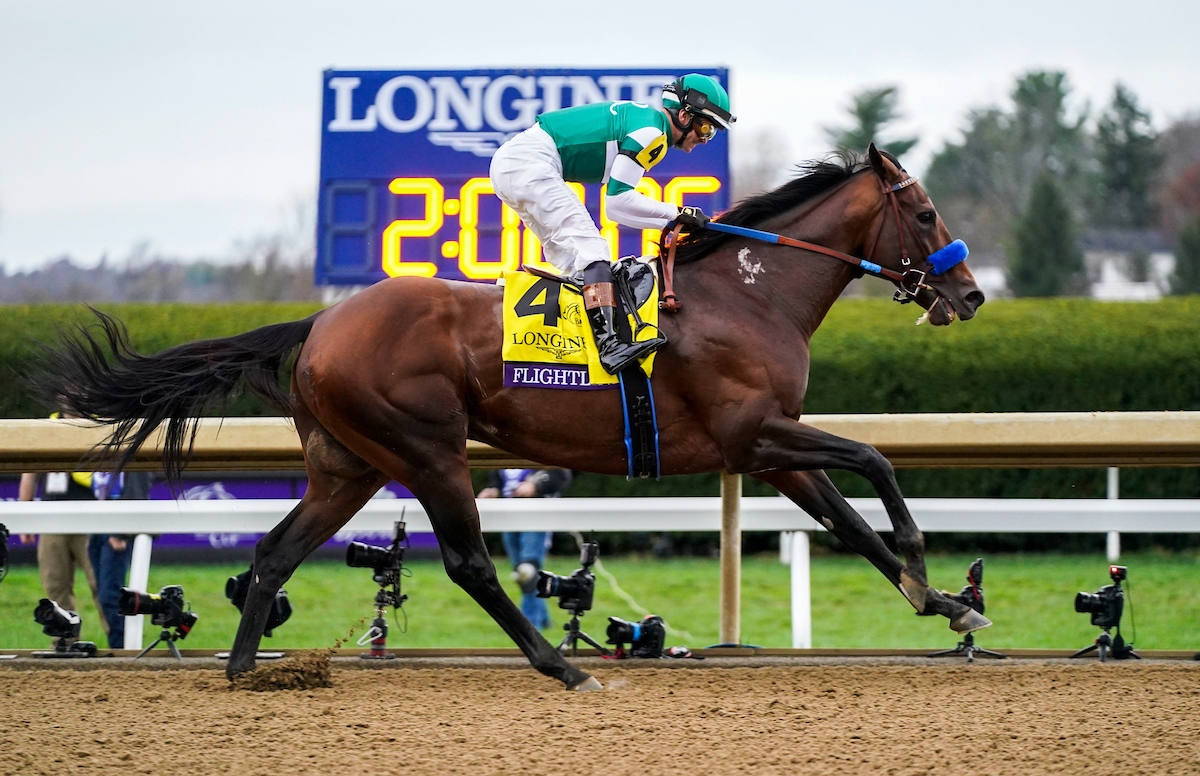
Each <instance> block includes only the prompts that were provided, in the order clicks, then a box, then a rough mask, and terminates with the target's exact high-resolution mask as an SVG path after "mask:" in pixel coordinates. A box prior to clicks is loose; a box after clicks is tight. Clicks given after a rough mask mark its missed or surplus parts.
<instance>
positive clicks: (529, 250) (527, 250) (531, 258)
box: [522, 181, 587, 275]
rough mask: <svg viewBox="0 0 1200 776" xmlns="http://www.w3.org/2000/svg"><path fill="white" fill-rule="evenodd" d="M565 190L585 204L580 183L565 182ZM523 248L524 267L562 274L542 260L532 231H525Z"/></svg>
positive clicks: (585, 199)
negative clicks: (568, 190)
mask: <svg viewBox="0 0 1200 776" xmlns="http://www.w3.org/2000/svg"><path fill="white" fill-rule="evenodd" d="M567 188H569V189H570V190H571V191H572V192H574V194H575V196H576V197H579V201H580V202H584V203H586V202H587V194H586V192H585V191H584V188H583V184H582V183H575V182H574V181H567ZM523 248H524V251H523V253H522V261H523V262H524V264H525V266H527V267H534V268H535V269H540V270H544V271H546V272H553V273H554V274H556V275H561V274H563V272H562V270H560V269H559V268H558V267H556V266H554V265H553V264H551V263H550V262H548V261H546V260H545V259H543V258H542V243H541V242H540V241H539V240H538V238H537V235H535V234H534V233H533V230H532V229H528V228H526V229H525V239H524V245H523ZM568 274H569V273H568Z"/></svg>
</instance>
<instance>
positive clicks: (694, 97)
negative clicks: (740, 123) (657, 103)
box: [662, 73, 737, 129]
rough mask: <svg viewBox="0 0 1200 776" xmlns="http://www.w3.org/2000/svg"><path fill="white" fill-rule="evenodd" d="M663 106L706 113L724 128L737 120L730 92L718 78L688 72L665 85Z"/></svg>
mask: <svg viewBox="0 0 1200 776" xmlns="http://www.w3.org/2000/svg"><path fill="white" fill-rule="evenodd" d="M662 102H663V107H664V108H667V109H668V110H678V109H679V108H686V109H687V110H689V111H691V112H692V113H697V114H701V113H702V114H704V115H705V116H708V117H709V118H711V119H712V120H713V121H715V122H717V125H718V126H719V127H721V128H722V129H729V125H730V124H732V123H733V122H735V121H737V116H734V115H733V114H732V113H730V112H729V94H728V93H727V92H726V91H725V87H723V86H721V83H720V82H719V81H717V79H715V78H713V77H711V76H707V75H701V74H700V73H688V74H687V75H685V76H683V77H682V78H678V79H676V80H675V81H674V82H673V83H669V84H667V85H666V86H664V87H663V95H662Z"/></svg>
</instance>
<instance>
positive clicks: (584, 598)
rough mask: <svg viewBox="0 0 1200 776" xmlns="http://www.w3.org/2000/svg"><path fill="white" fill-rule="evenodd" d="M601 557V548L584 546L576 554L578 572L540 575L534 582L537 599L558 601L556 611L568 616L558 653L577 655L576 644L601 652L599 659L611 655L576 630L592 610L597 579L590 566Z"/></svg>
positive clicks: (592, 543)
mask: <svg viewBox="0 0 1200 776" xmlns="http://www.w3.org/2000/svg"><path fill="white" fill-rule="evenodd" d="M599 557H600V545H599V544H597V543H596V542H595V541H587V542H584V543H583V545H582V547H581V548H580V550H579V565H580V568H577V569H575V570H574V571H572V572H571V574H570V576H566V577H560V576H558V575H557V574H551V573H550V572H549V571H539V572H538V579H537V596H538V598H555V597H557V598H558V608H559V609H566V610H567V611H569V612H570V613H571V619H570V620H568V621H567V623H566V625H563V630H565V631H566V632H567V634H566V635H565V636H563V640H562V642H561V643H559V645H558V650H559V652H562V653H564V654H566V652H567V650H568V649H569V650H570V651H571V655H572V656H574V655H577V654H579V642H580V641H583V642H584V643H586V644H590V645H591V646H593V647H595V648H596V649H597V650H599V651H600V654H601V655H609V654H611V653H610V651H609V650H608V649H607V648H605V647H602V646H600V643H599V642H597V641H596V640H595V639H593V638H592V637H591V636H589V635H587V634H586V633H584V632H583V631H582V630H581V629H580V627H579V618H580V617H581V616H582V615H583V613H584V612H586V611H587V610H589V609H591V608H592V597H593V595H594V593H595V591H596V576H595V575H594V574H593V573H592V565H593V564H594V563H595V562H596V559H597V558H599Z"/></svg>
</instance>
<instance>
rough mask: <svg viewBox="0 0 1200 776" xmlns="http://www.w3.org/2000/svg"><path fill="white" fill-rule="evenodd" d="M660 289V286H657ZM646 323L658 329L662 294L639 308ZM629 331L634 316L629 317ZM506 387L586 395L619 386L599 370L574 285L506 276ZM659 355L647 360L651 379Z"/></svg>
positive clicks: (648, 331) (646, 335)
mask: <svg viewBox="0 0 1200 776" xmlns="http://www.w3.org/2000/svg"><path fill="white" fill-rule="evenodd" d="M656 289H657V286H656ZM638 314H639V315H640V316H641V318H642V320H643V321H645V322H646V323H649V324H651V325H652V326H657V325H658V294H657V292H655V293H651V294H650V297H649V298H648V299H647V300H646V301H645V302H644V303H643V304H642V306H641V307H639V308H638ZM629 321H630V325H629V328H630V331H632V330H633V328H634V324H633V316H629ZM654 335H655V329H652V328H650V327H647V328H645V329H643V330H642V334H641V336H639V337H638V340H639V341H640V340H644V339H650V338H651V337H653V336H654ZM502 355H503V358H504V385H505V387H516V386H524V387H528V388H556V389H561V390H569V391H587V390H596V389H601V388H615V387H616V386H617V385H619V384H620V381H619V380H618V378H617V376H616V375H610V374H609V373H608V372H605V371H604V367H602V366H600V354H599V351H597V350H596V340H595V338H594V337H593V336H592V327H591V325H590V324H589V323H588V321H587V315H586V313H585V311H584V308H583V296H582V295H581V294H580V293H579V291H577V290H576V289H575V287H573V286H569V285H566V284H564V283H558V282H556V281H553V280H547V279H546V278H542V277H538V276H536V275H531V274H529V273H528V272H505V273H504V349H503V354H502ZM653 367H654V354H653V353H651V354H650V355H649V356H647V357H646V358H645V359H644V360H643V361H642V369H643V370H644V371H645V372H646V376H647V377H649V376H650V373H651V371H652V369H653Z"/></svg>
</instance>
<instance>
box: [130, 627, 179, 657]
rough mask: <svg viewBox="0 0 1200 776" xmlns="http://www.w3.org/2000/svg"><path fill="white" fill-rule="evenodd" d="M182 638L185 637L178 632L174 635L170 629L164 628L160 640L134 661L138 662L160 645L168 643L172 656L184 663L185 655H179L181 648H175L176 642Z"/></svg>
mask: <svg viewBox="0 0 1200 776" xmlns="http://www.w3.org/2000/svg"><path fill="white" fill-rule="evenodd" d="M181 638H183V636H181V635H179V632H178V631H176V632H175V633H172V632H171V629H170V628H163V629H162V632H161V633H159V634H158V638H157V639H155V640H154V643H153V644H151V645H150V646H148V647H146V648H145V649H143V650H142V651H141V652H139V653H138V654H137V657H135V658H134V660H137V659H138V657H142V656H143V655H145V654H146V653H147V652H149V651H150V650H152V649H154V648H155V647H157V646H158V645H159V644H163V643H166V645H167V649H169V650H171V654H172V655H174V656H175V659H176V660H178V661H180V662H182V661H183V655H181V654H179V647H177V646H175V642H176V641H177V640H178V639H181Z"/></svg>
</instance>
